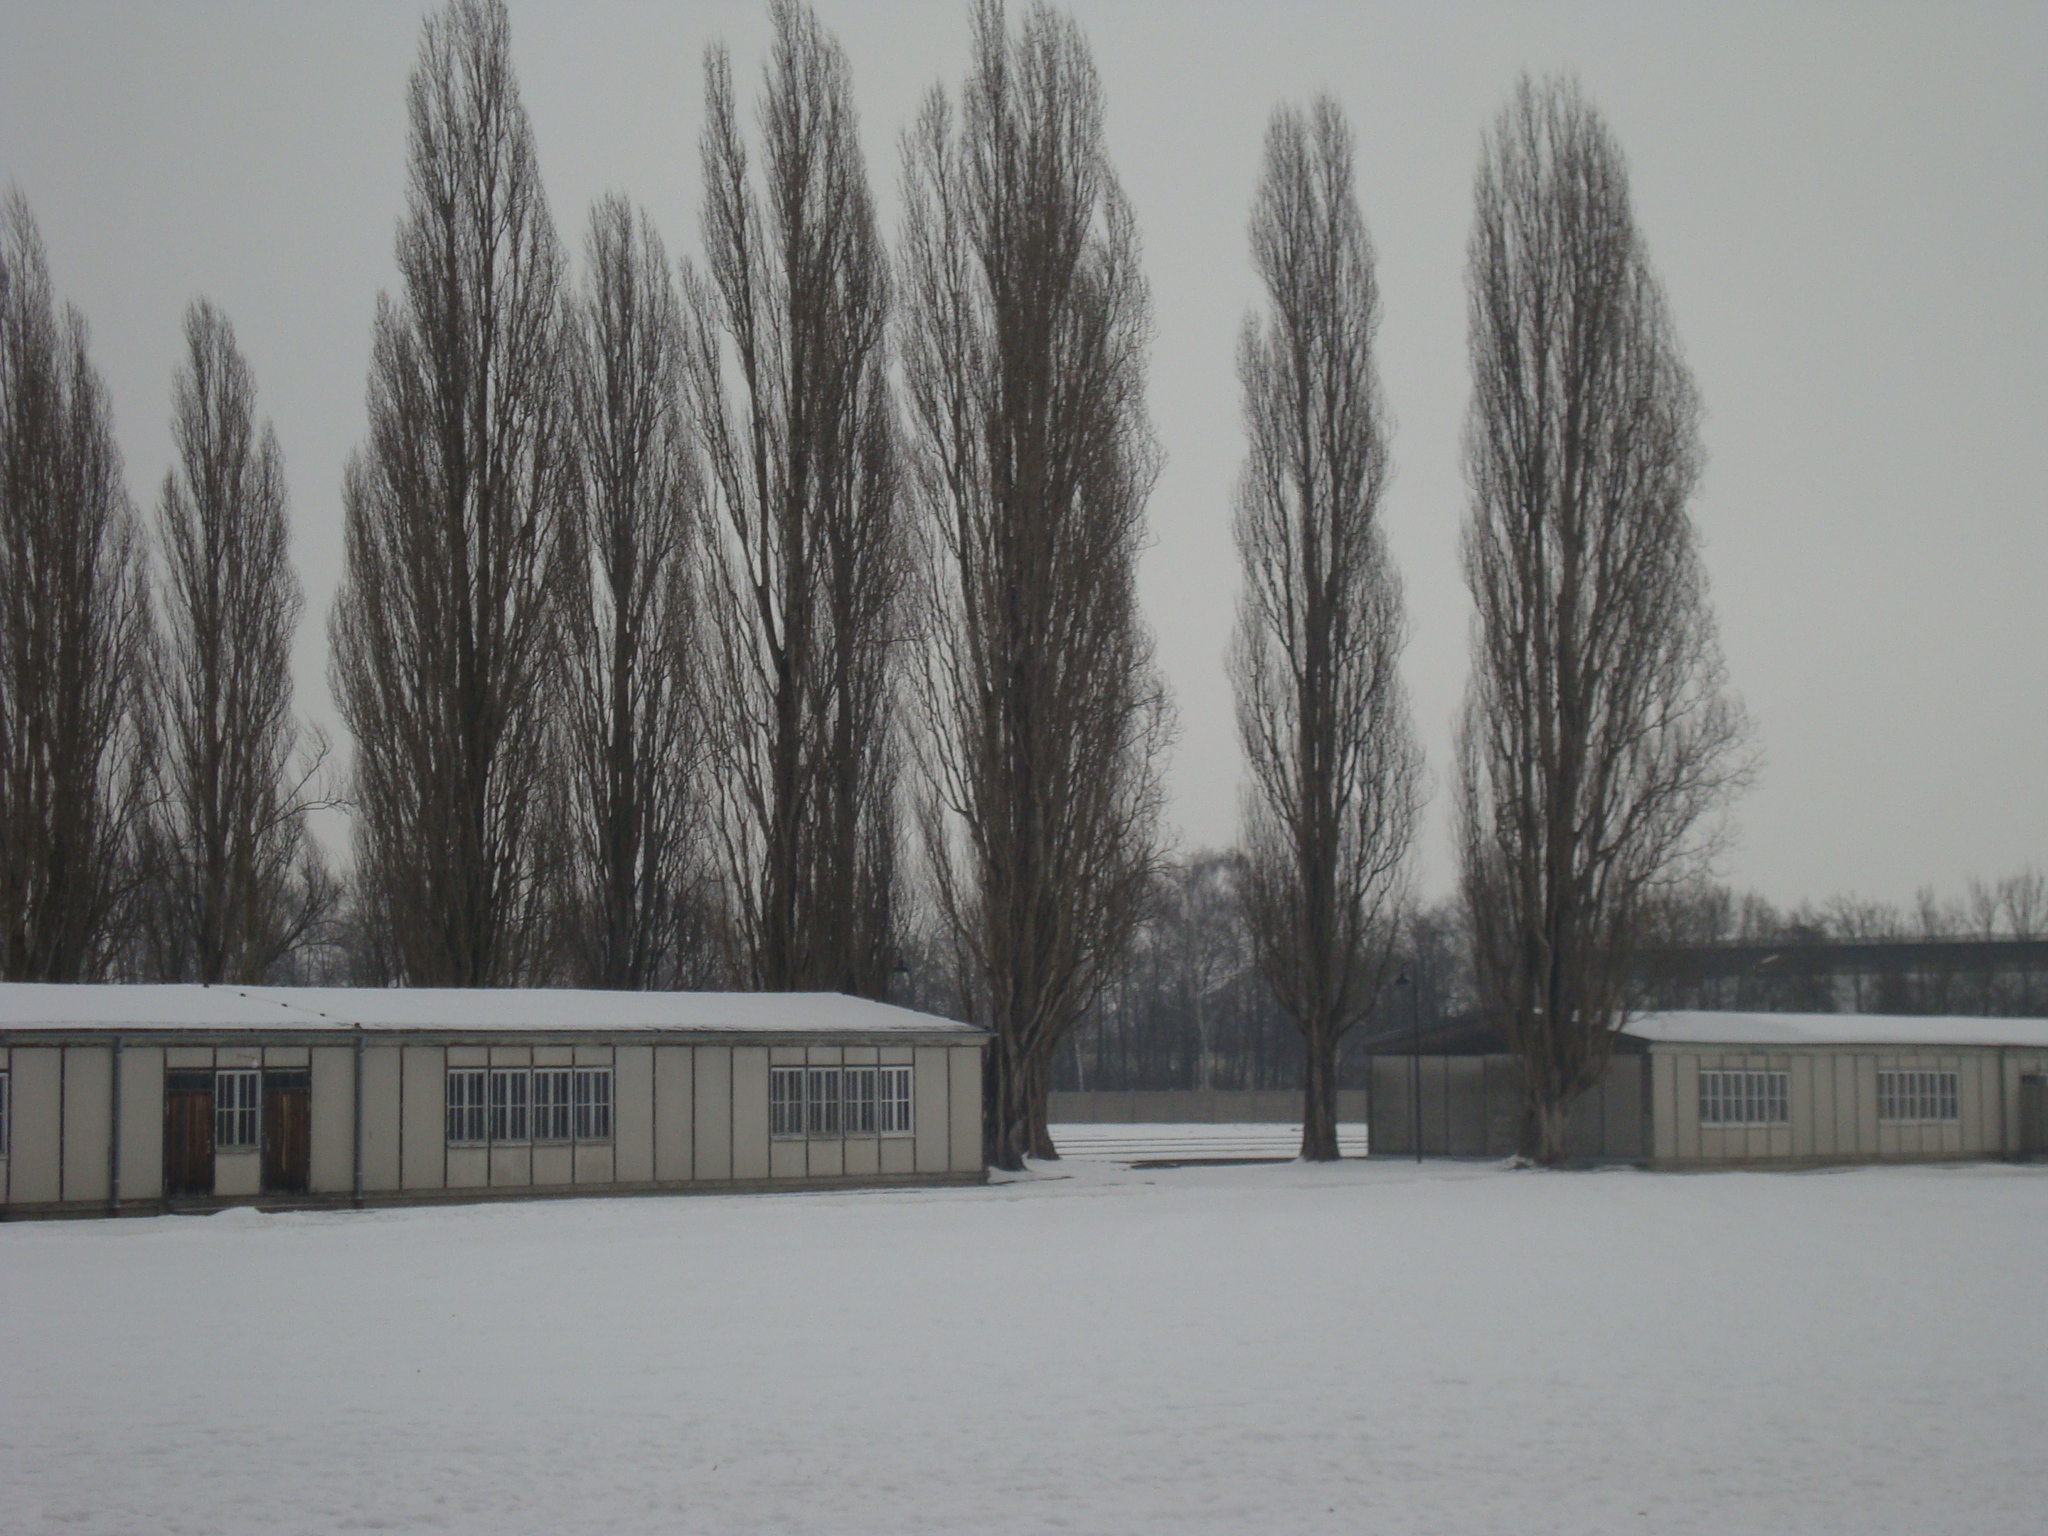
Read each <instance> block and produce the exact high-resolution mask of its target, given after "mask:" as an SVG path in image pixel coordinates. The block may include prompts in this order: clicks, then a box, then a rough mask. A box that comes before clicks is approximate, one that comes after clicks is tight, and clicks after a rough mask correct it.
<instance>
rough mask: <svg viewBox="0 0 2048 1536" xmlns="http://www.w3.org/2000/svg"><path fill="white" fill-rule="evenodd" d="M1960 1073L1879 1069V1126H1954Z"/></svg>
mask: <svg viewBox="0 0 2048 1536" xmlns="http://www.w3.org/2000/svg"><path fill="white" fill-rule="evenodd" d="M1962 1108H1963V1105H1962V1073H1961V1072H1959V1071H1956V1070H1954V1069H1952V1068H1949V1067H1881V1068H1879V1069H1878V1073H1877V1120H1878V1124H1880V1125H1958V1124H1960V1123H1961V1122H1962V1118H1963V1114H1962Z"/></svg>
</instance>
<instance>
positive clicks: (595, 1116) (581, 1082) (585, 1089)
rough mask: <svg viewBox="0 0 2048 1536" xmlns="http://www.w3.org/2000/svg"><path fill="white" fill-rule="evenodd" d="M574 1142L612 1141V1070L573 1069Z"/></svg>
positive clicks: (607, 1068)
mask: <svg viewBox="0 0 2048 1536" xmlns="http://www.w3.org/2000/svg"><path fill="white" fill-rule="evenodd" d="M576 1139H577V1140H578V1141H610V1140H611V1139H612V1069H611V1068H610V1067H578V1068H577V1069H576Z"/></svg>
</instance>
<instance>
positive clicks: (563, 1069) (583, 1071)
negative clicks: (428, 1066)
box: [441, 1065, 618, 1149]
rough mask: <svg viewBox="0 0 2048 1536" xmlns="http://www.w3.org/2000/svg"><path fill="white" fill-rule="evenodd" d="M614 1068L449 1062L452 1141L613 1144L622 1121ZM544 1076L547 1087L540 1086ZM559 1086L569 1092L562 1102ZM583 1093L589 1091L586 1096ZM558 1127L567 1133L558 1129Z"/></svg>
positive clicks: (446, 1099)
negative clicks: (580, 1132) (558, 1098)
mask: <svg viewBox="0 0 2048 1536" xmlns="http://www.w3.org/2000/svg"><path fill="white" fill-rule="evenodd" d="M614 1070H615V1068H614V1067H611V1066H602V1065H589V1066H557V1065H548V1066H539V1067H536V1066H520V1067H501V1066H489V1067H487V1066H456V1067H448V1068H447V1069H446V1086H445V1087H444V1089H443V1104H444V1106H445V1111H446V1113H445V1114H444V1116H443V1120H442V1127H441V1128H442V1132H443V1135H444V1137H445V1142H446V1145H448V1146H450V1147H464V1148H481V1149H487V1148H491V1147H536V1146H539V1147H550V1146H552V1147H566V1146H605V1145H609V1144H610V1143H611V1142H612V1141H613V1140H614V1139H615V1134H614V1133H615V1131H616V1128H617V1123H618V1122H617V1104H618V1095H617V1089H616V1086H615V1079H614V1077H613V1073H614ZM565 1079H566V1082H565ZM543 1080H545V1082H546V1087H545V1089H543V1088H542V1087H541V1086H539V1085H540V1084H541V1083H542V1081H543ZM557 1088H560V1089H562V1092H563V1095H564V1097H563V1098H562V1099H561V1101H560V1102H559V1103H557V1102H556V1099H555V1094H554V1090H555V1089H557ZM579 1093H581V1094H582V1095H583V1097H582V1099H581V1100H580V1101H579V1099H578V1097H577V1096H578V1094H579ZM579 1102H580V1108H581V1112H582V1113H581V1117H580V1118H579V1116H578V1108H579ZM544 1122H545V1123H544ZM557 1127H560V1128H561V1129H562V1131H563V1134H561V1135H555V1134H552V1133H553V1132H554V1130H555V1129H556V1128H557ZM579 1127H584V1128H586V1133H585V1134H583V1135H577V1134H576V1132H577V1130H578V1128H579ZM465 1132H474V1134H464V1133H465Z"/></svg>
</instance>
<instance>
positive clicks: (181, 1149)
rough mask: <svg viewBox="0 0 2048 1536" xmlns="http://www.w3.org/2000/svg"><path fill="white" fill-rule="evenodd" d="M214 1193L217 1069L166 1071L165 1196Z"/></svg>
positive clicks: (172, 1198) (169, 1197)
mask: <svg viewBox="0 0 2048 1536" xmlns="http://www.w3.org/2000/svg"><path fill="white" fill-rule="evenodd" d="M212 1193H213V1071H212V1069H211V1068H202V1069H200V1070H198V1071H171V1072H166V1073H165V1074H164V1198H165V1199H167V1200H176V1199H178V1198H179V1197H180V1196H192V1195H200V1196H205V1195H210V1194H212Z"/></svg>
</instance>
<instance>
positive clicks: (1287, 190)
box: [1230, 97, 1422, 1161]
mask: <svg viewBox="0 0 2048 1536" xmlns="http://www.w3.org/2000/svg"><path fill="white" fill-rule="evenodd" d="M1251 240H1252V260H1253V264H1254V265H1255V266H1256V267H1257V269H1258V272H1259V277H1260V279H1261V281H1263V282H1264V284H1265V286H1266V294H1267V300H1268V308H1267V312H1266V314H1265V315H1264V316H1263V317H1248V318H1247V319H1246V321H1245V327H1244V334H1243V336H1242V338H1241V339H1240V340H1239V343H1238V354H1237V355H1238V363H1237V371H1238V377H1239V378H1240V380H1241V381H1242V382H1243V385H1244V416H1245V430H1246V434H1247V436H1248V437H1249V439H1250V454H1249V456H1248V458H1247V459H1246V462H1245V467H1244V472H1243V475H1242V476H1241V478H1240V479H1239V481H1238V489H1237V548H1238V556H1239V559H1240V560H1241V561H1242V563H1243V567H1244V587H1243V591H1242V594H1241V596H1240V598H1239V607H1238V624H1237V633H1236V635H1235V637H1234V639H1233V643H1232V647H1231V654H1230V670H1231V677H1232V680H1233V682H1234V683H1235V684H1236V690H1237V722H1238V734H1239V737H1240V738H1241V740H1242V741H1243V743H1244V750H1245V758H1246V761H1247V763H1248V764H1249V766H1250V769H1251V778H1250V782H1249V784H1248V785H1247V787H1246V790H1245V795H1244V833H1243V838H1244V848H1243V855H1242V857H1243V864H1242V874H1241V877H1240V882H1239V894H1240V899H1241V900H1242V901H1243V903H1244V908H1245V915H1246V919H1247V922H1248V926H1249V928H1250V931H1251V934H1252V940H1253V948H1254V951H1255V953H1256V956H1257V961H1258V966H1259V969H1260V971H1261V973H1262V974H1263V975H1264V976H1265V978H1266V981H1267V983H1268V985H1270V986H1271V987H1272V988H1273V993H1274V996H1275V997H1276V998H1277V999H1278V1001H1279V1003H1280V1006H1281V1007H1282V1009H1284V1010H1285V1012H1286V1013H1287V1016H1288V1017H1289V1018H1290V1019H1291V1020H1292V1021H1293V1022H1294V1025H1295V1027H1296V1028H1297V1029H1299V1030H1300V1031H1301V1036H1302V1044H1303V1047H1304V1051H1303V1058H1304V1072H1303V1079H1302V1128H1301V1155H1302V1156H1303V1157H1305V1158H1312V1159H1317V1160H1322V1161H1327V1160H1331V1159H1334V1158H1336V1157H1337V1156H1338V1155H1339V1154H1338V1149H1337V1051H1338V1047H1339V1045H1340V1044H1341V1042H1342V1041H1343V1038H1344V1036H1345V1034H1346V1033H1347V1032H1349V1031H1350V1030H1351V1028H1352V1027H1353V1026H1354V1025H1356V1024H1357V1023H1358V1022H1359V1021H1360V1020H1361V1019H1363V1018H1364V1017H1365V1016H1366V1015H1367V1014H1369V1013H1370V1012H1371V1011H1372V1009H1373V1007H1374V1005H1375V1003H1376V1002H1377V1001H1378V998H1379V991H1380V987H1381V984H1382V982H1383V981H1384V980H1385V977H1386V974H1387V970H1388V967H1389V965H1390V963H1391V960H1392V956H1393V952H1394V944H1395V940H1396V937H1397V934H1398V930H1399V926H1400V923H1399V915H1400V908H1401V905H1402V903H1403V901H1404V899H1405V896H1406V883H1405V878H1404V873H1405V869H1406V864H1407V855H1408V849H1409V845H1410V843H1411V842H1412V840H1413V838H1414V832H1415V820H1416V812H1417V800H1418V783H1419V780H1420V777H1421V771H1422V763H1421V754H1420V752H1419V751H1418V749H1417V747H1416V745H1415V741H1414V735H1413V732H1412V731H1411V730H1410V728H1409V722H1408V706H1407V695H1406V693H1405V691H1404V690H1403V688H1402V687H1401V682H1400V677H1399V675H1398V672H1397V666H1398V663H1399V660H1400V655H1401V647H1402V643H1403V640H1404V633H1403V631H1404V622H1403V617H1402V609H1401V586H1400V580H1399V578H1398V577H1397V576H1396V574H1395V572H1394V570H1393V567H1392V565H1391V563H1390V561H1389V559H1388V556H1387V548H1386V539H1385V535H1384V534H1383V532H1382V530H1381V528H1380V523H1379V517H1378V510H1379V501H1380V495H1381V492H1382V491H1383V490H1384V489H1385V486H1386V482H1387V475H1388V462H1387V444H1386V438H1387V432H1386V409H1385V406H1384V405H1383V403H1382V401H1381V397H1380V388H1379V377H1378V373H1377V370H1376V369H1375V367H1374V365H1373V355H1372V343H1373V333H1374V332H1375V330H1377V328H1378V326H1379V291H1378V288H1377V285H1376V284H1375V282H1374V280H1373V254H1372V246H1371V243H1370V241H1369V240H1368V238H1367V236H1366V230H1365V223H1364V220H1363V219H1362V218H1361V217H1360V216H1359V211H1358V197H1357V193H1356V190H1355V177H1354V174H1353V169H1352V145H1351V133H1350V130H1349V129H1348V128H1347V127H1346V126H1345V123H1344V119H1343V115H1342V113H1341V112H1340V111H1339V110H1338V108H1337V105H1336V103H1335V102H1333V101H1331V100H1330V99H1329V98H1328V97H1323V98H1320V99H1319V100H1317V102H1316V103H1315V105H1314V106H1313V107H1312V108H1310V109H1309V110H1308V111H1307V112H1302V111H1300V110H1296V109H1292V108H1282V109H1281V110H1280V111H1278V112H1276V113H1275V114H1274V116H1273V121H1272V125H1271V127H1269V128H1268V130H1267V132H1266V163H1265V170H1264V173H1263V174H1262V175H1261V177H1260V180H1259V188H1258V193H1257V195H1256V197H1255V199H1254V201H1253V205H1252V219H1251Z"/></svg>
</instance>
